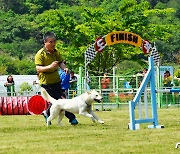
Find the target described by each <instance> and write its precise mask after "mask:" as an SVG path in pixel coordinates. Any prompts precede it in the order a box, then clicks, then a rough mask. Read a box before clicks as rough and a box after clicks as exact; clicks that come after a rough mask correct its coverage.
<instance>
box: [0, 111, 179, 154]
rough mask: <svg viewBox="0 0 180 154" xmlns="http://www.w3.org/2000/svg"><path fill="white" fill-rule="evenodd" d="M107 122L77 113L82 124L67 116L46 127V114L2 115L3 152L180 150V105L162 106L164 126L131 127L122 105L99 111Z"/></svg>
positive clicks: (0, 140)
mask: <svg viewBox="0 0 180 154" xmlns="http://www.w3.org/2000/svg"><path fill="white" fill-rule="evenodd" d="M96 114H97V115H98V116H99V117H101V118H102V119H103V120H104V121H105V124H103V125H102V124H99V123H93V122H92V121H91V120H90V119H89V118H86V117H83V116H81V115H77V119H78V121H79V124H78V125H77V126H70V125H69V123H68V119H67V118H64V119H63V124H64V126H63V127H59V126H58V125H57V120H54V121H53V125H52V126H51V127H49V128H47V127H46V125H45V122H44V118H43V117H42V116H31V115H28V116H24V115H23V116H0V153H7V154H11V153H13V154H16V153H17V154H22V153H23V154H24V153H25V154H26V153H27V154H28V153H33V154H36V153H37V154H41V153H46V154H58V153H66V154H100V153H104V154H106V153H107V154H108V153H110V154H111V153H112V154H119V153H137V154H139V153H149V154H154V153H158V154H161V153H162V154H171V153H180V148H178V149H175V144H176V143H177V142H180V108H171V109H159V110H158V116H159V118H158V119H159V124H160V125H164V126H165V128H163V129H148V128H147V126H148V124H143V125H141V126H140V127H141V129H140V130H136V131H130V130H129V129H128V123H129V111H128V109H119V110H115V109H114V110H112V111H98V112H96Z"/></svg>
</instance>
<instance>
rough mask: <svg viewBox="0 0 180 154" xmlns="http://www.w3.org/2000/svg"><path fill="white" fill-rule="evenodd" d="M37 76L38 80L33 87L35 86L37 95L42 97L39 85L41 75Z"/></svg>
mask: <svg viewBox="0 0 180 154" xmlns="http://www.w3.org/2000/svg"><path fill="white" fill-rule="evenodd" d="M36 76H37V78H36V80H34V81H33V85H34V87H35V88H36V94H37V95H41V92H40V85H39V74H38V73H36Z"/></svg>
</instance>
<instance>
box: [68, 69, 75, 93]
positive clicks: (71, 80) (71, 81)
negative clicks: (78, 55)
mask: <svg viewBox="0 0 180 154" xmlns="http://www.w3.org/2000/svg"><path fill="white" fill-rule="evenodd" d="M69 83H70V89H71V90H75V89H76V87H77V77H76V76H75V75H74V72H73V71H71V72H70V81H69Z"/></svg>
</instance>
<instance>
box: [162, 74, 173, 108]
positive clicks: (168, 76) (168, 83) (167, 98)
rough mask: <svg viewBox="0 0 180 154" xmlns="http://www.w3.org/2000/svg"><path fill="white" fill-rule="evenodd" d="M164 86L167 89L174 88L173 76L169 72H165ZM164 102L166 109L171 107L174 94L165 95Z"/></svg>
mask: <svg viewBox="0 0 180 154" xmlns="http://www.w3.org/2000/svg"><path fill="white" fill-rule="evenodd" d="M163 86H164V87H165V88H167V89H171V87H172V86H173V84H172V76H171V74H170V72H169V71H166V72H164V80H163ZM163 101H164V102H166V107H168V106H171V103H172V101H173V98H172V93H163Z"/></svg>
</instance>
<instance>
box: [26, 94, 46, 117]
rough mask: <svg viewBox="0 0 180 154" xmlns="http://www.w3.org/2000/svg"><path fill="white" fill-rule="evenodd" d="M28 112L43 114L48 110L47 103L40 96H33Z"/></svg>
mask: <svg viewBox="0 0 180 154" xmlns="http://www.w3.org/2000/svg"><path fill="white" fill-rule="evenodd" d="M27 106H28V110H29V112H30V113H31V114H37V115H39V114H41V113H42V112H43V111H44V110H45V109H46V108H47V105H46V101H45V100H44V99H43V98H42V96H40V95H35V96H32V97H31V98H30V100H29V102H28V105H27Z"/></svg>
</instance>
